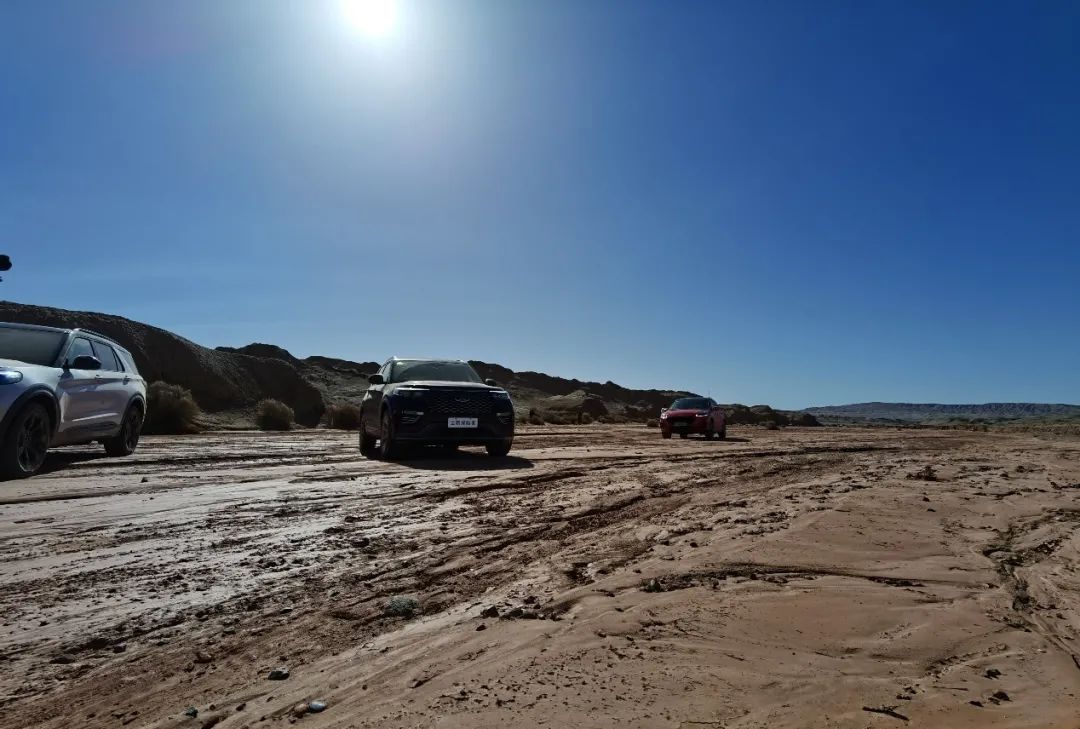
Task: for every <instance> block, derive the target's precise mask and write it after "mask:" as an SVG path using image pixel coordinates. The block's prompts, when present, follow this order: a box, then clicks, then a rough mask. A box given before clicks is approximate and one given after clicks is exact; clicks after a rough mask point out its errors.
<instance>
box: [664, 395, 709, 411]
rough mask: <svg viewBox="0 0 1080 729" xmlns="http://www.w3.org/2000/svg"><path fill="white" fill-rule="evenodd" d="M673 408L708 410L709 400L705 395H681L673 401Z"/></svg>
mask: <svg viewBox="0 0 1080 729" xmlns="http://www.w3.org/2000/svg"><path fill="white" fill-rule="evenodd" d="M671 409H672V410H708V409H709V401H708V400H706V399H705V398H703V397H681V398H679V399H678V400H676V401H675V402H673V403H671Z"/></svg>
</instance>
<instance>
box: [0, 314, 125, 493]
mask: <svg viewBox="0 0 1080 729" xmlns="http://www.w3.org/2000/svg"><path fill="white" fill-rule="evenodd" d="M145 418H146V381H145V380H143V378H142V377H141V376H140V375H139V371H138V370H137V369H135V362H134V360H132V358H131V353H130V352H128V351H127V350H126V349H124V348H123V347H121V346H120V345H119V344H117V343H116V342H114V341H112V340H111V339H109V338H108V337H103V336H102V335H100V334H95V333H94V332H91V331H87V330H85V329H55V328H53V327H39V326H31V325H29V324H4V323H0V478H25V477H27V476H33V475H34V474H35V473H37V472H38V470H40V469H41V466H42V464H44V463H45V451H46V450H48V449H49V448H50V447H51V446H58V445H77V444H86V443H91V442H93V441H99V442H101V443H103V444H104V445H105V451H106V452H107V453H108V454H109V455H111V456H127V455H130V454H131V453H133V452H134V451H135V447H136V446H137V445H138V444H139V433H140V432H141V431H142V425H143V421H144V419H145Z"/></svg>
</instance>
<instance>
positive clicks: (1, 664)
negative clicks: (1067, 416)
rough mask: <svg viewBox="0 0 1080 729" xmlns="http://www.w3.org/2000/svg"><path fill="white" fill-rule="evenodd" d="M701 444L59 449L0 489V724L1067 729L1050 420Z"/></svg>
mask: <svg viewBox="0 0 1080 729" xmlns="http://www.w3.org/2000/svg"><path fill="white" fill-rule="evenodd" d="M729 434H730V435H731V436H732V438H731V440H729V441H727V442H723V443H718V442H704V441H700V440H687V441H681V440H678V439H675V440H672V441H662V440H661V439H660V438H659V434H658V433H657V431H655V430H647V429H645V428H620V427H608V426H583V427H576V428H574V427H567V428H532V429H528V430H526V431H524V432H523V433H522V434H521V436H520V437H519V439H518V442H517V449H516V451H515V457H512V458H510V459H508V460H507V461H506V462H505V463H504V464H503V465H504V467H503V468H496V467H494V463H493V461H490V460H487V459H486V458H485V457H481V456H475V455H467V454H461V455H459V456H457V457H455V458H446V457H429V458H425V459H422V460H416V461H412V462H409V463H404V464H386V463H380V462H377V461H366V460H363V459H361V458H360V457H359V454H358V453H357V450H356V439H355V436H354V435H348V434H345V433H337V432H326V431H319V432H317V431H306V432H300V433H293V434H259V433H240V434H221V435H214V434H211V435H204V436H192V437H185V438H147V439H145V441H144V442H143V444H142V446H141V447H140V449H139V452H138V454H137V455H136V456H135V457H133V458H130V459H106V458H101V457H99V456H98V453H97V451H96V450H94V451H91V450H85V449H84V450H81V451H80V450H74V451H65V452H62V453H59V454H57V455H56V456H54V457H53V458H52V459H51V461H50V464H49V472H48V473H46V474H45V475H43V476H40V477H38V478H35V479H32V480H30V481H25V482H18V483H6V484H0V528H2V531H0V535H2V536H0V539H2V542H0V545H2V546H0V726H2V727H31V726H42V727H75V726H77V727H119V726H130V727H139V726H151V727H191V728H192V729H196V728H199V729H201V728H203V727H206V728H208V727H211V726H217V727H220V728H221V729H230V728H233V727H237V728H238V727H271V726H282V725H287V724H289V723H290V722H296V723H298V724H301V725H303V726H307V727H380V728H390V727H462V728H466V727H469V728H471V727H505V726H512V727H521V728H525V727H533V726H551V727H563V726H566V727H571V726H572V727H685V728H691V727H802V726H815V727H890V726H897V727H899V726H903V725H905V724H906V725H908V726H918V727H998V726H1000V727H1005V726H1008V727H1068V728H1070V729H1076V727H1078V726H1080V640H1078V638H1080V571H1078V565H1080V532H1078V530H1077V525H1078V523H1080V500H1078V497H1080V440H1077V439H1072V440H1068V439H1052V438H1043V439H1040V438H1037V437H1034V436H1031V435H996V434H985V433H959V432H945V431H892V430H857V429H843V430H841V429H837V430H832V429H806V430H798V429H788V430H783V431H777V432H770V431H765V430H758V429H752V428H746V429H738V428H733V429H732V430H731V431H730V433H729ZM927 466H930V467H932V468H933V469H935V473H936V480H929V479H927V478H925V476H927V475H929V474H928V473H926V472H923V469H924V468H925V467H927ZM913 476H914V477H913ZM399 596H400V597H411V598H414V599H415V600H416V601H417V603H418V604H419V606H420V614H418V615H416V616H414V617H412V618H408V617H401V616H395V615H388V614H386V606H387V604H388V602H389V601H390V599H391V598H393V597H399ZM395 605H396V606H398V605H403V606H405V607H407V606H408V602H407V601H405V600H397V601H395ZM496 613H497V614H496ZM285 666H287V667H288V669H289V671H290V676H289V678H287V679H285V680H280V681H278V680H269V678H268V675H269V673H270V671H271V670H272V669H275V668H278V667H285ZM311 700H321V701H323V702H325V703H326V704H327V708H326V709H325V711H322V712H320V713H310V712H309V711H305V708H306V702H308V701H311ZM189 707H194V708H195V709H197V710H198V716H197V717H194V718H192V717H189V716H186V715H185V711H186V710H187V709H188V708H189ZM871 709H872V710H875V711H870V710H871Z"/></svg>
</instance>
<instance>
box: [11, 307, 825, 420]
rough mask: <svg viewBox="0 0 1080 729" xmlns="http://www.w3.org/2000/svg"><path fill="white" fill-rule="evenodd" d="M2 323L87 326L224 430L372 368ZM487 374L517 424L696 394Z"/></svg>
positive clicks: (310, 412) (632, 412)
mask: <svg viewBox="0 0 1080 729" xmlns="http://www.w3.org/2000/svg"><path fill="white" fill-rule="evenodd" d="M0 321H9V322H19V323H26V324H42V325H46V326H58V327H83V328H86V329H92V330H94V331H96V332H100V333H101V334H104V335H105V336H107V337H111V338H112V339H115V340H116V341H117V342H119V343H120V344H121V345H123V346H124V347H126V348H127V349H128V350H130V351H131V353H132V354H133V355H134V357H135V363H136V364H137V365H138V367H139V370H140V372H142V374H143V376H144V377H146V379H147V380H149V381H154V380H164V381H166V382H170V383H173V384H177V385H181V386H183V387H186V388H187V389H189V390H191V392H192V394H193V395H194V397H195V400H196V401H197V402H198V403H199V405H200V407H202V408H203V410H205V411H206V412H207V413H209V414H210V416H211V424H213V425H218V426H244V425H250V423H251V418H250V414H251V412H252V410H253V408H254V406H255V404H256V403H258V401H259V400H262V399H263V398H268V397H269V398H275V399H277V400H281V401H282V402H284V403H286V404H288V405H289V406H290V407H292V408H293V410H294V411H295V412H296V420H297V422H298V423H300V424H302V425H316V424H318V423H319V420H320V419H321V417H322V415H323V412H324V411H325V409H326V406H327V405H328V404H329V403H331V402H352V403H359V402H360V400H361V398H363V396H364V392H365V391H366V390H367V388H368V381H367V376H368V375H370V374H372V373H374V372H375V371H376V370H378V368H379V364H378V363H376V362H353V361H349V360H344V359H336V358H333V357H320V356H313V357H305V358H302V359H301V358H299V357H295V356H293V355H292V354H291V353H290V352H288V351H287V350H285V349H282V348H281V347H278V346H275V345H273V344H262V343H254V344H248V345H246V346H243V347H238V348H232V347H218V348H217V349H210V348H207V347H203V346H201V345H199V344H196V343H195V342H192V341H190V340H188V339H185V338H183V337H180V336H177V335H176V334H173V333H172V332H168V331H166V330H164V329H159V328H157V327H153V326H150V325H147V324H142V323H139V322H136V321H131V320H130V319H125V318H123V317H119V316H112V315H110V314H97V313H91V312H82V311H68V310H65V309H54V308H50V307H41V306H31V305H27V304H17V303H13V302H0ZM471 364H472V365H473V367H475V368H476V370H477V372H478V373H479V374H480V376H481V377H484V378H491V379H494V380H495V381H497V382H498V383H499V384H500V385H502V386H504V387H506V388H507V390H509V391H510V394H511V396H512V397H513V399H514V403H515V406H516V408H517V411H518V415H519V417H520V418H521V419H523V420H524V419H528V418H529V417H530V416H532V419H534V420H540V421H543V422H547V423H578V422H588V421H602V422H644V421H645V420H648V419H652V418H656V417H658V416H659V414H660V409H661V408H663V407H666V406H668V405H670V404H671V402H672V401H673V400H674V399H676V398H678V397H684V396H692V395H693V394H694V393H690V392H682V391H676V390H634V389H631V388H627V387H622V386H621V385H617V384H615V383H614V382H610V381H609V382H602V383H601V382H587V381H582V380H576V379H567V378H563V377H554V376H552V375H546V374H543V373H540V372H515V371H514V370H511V369H509V368H507V367H503V366H501V365H498V364H492V363H488V362H479V361H473V362H472V363H471ZM727 412H728V416H729V421H730V422H732V423H735V424H762V423H769V422H773V423H776V424H777V425H818V422H817V421H816V420H815V419H814V418H813V417H812V416H810V415H807V414H806V413H792V412H785V411H776V410H773V409H772V408H770V407H768V406H766V405H755V406H753V407H746V406H744V405H730V406H727Z"/></svg>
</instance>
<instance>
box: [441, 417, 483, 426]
mask: <svg viewBox="0 0 1080 729" xmlns="http://www.w3.org/2000/svg"><path fill="white" fill-rule="evenodd" d="M479 424H480V423H479V419H478V418H450V419H449V420H447V422H446V426H447V427H448V428H475V427H476V426H478V425H479Z"/></svg>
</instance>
